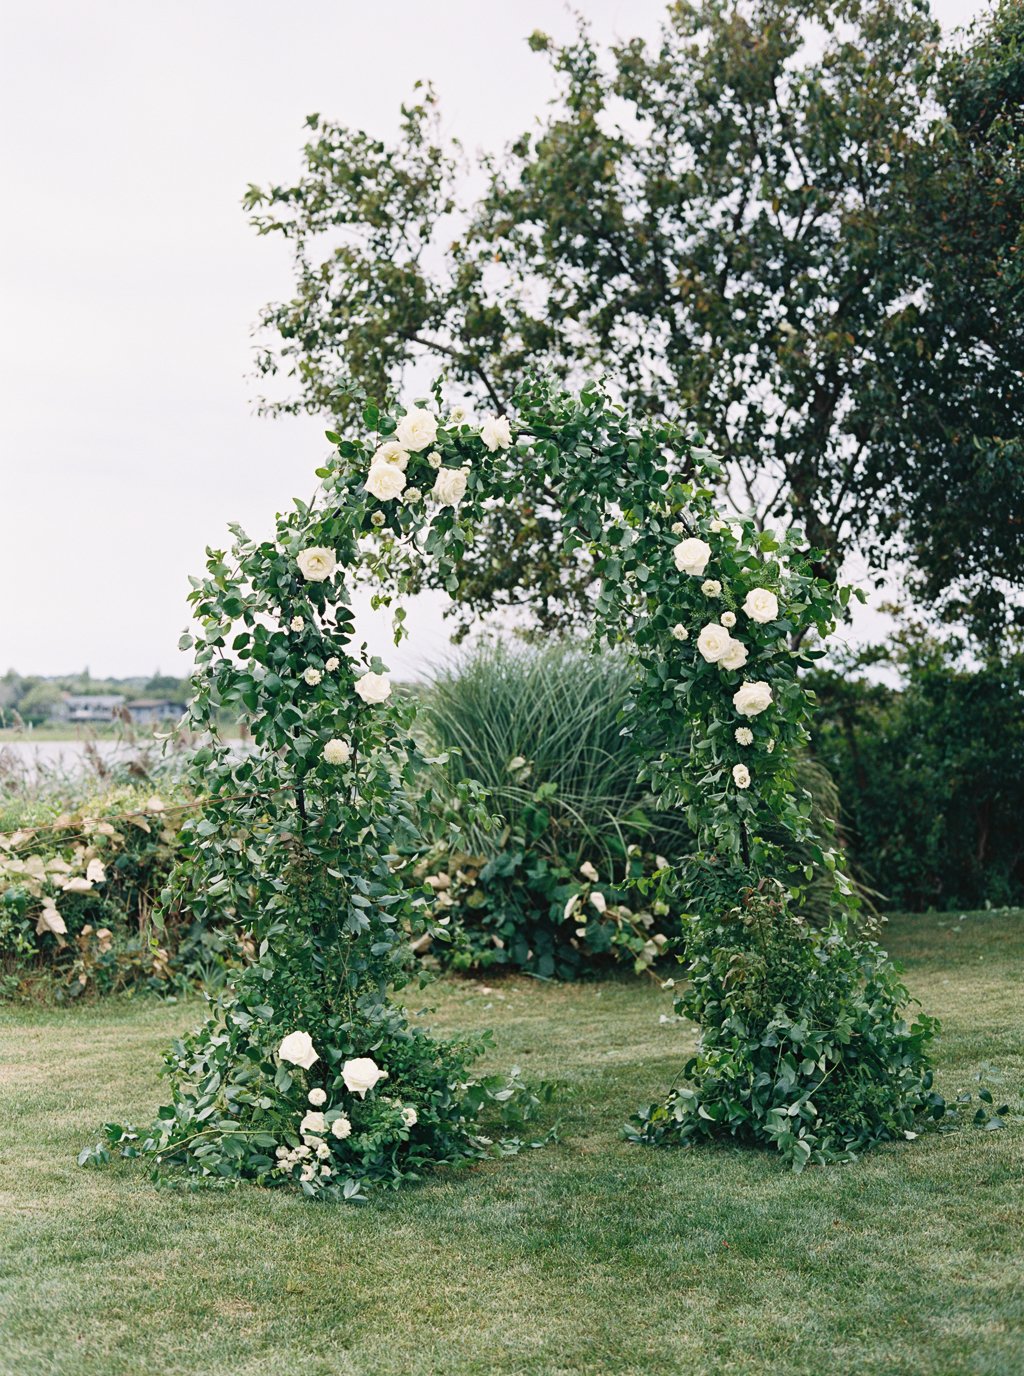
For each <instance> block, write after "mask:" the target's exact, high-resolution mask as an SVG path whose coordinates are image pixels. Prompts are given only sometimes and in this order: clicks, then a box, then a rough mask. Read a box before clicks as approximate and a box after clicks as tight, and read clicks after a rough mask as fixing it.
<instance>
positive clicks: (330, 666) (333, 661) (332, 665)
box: [324, 655, 341, 674]
mask: <svg viewBox="0 0 1024 1376" xmlns="http://www.w3.org/2000/svg"><path fill="white" fill-rule="evenodd" d="M340 663H341V660H340V659H339V658H338V656H337V655H331V657H330V659H329V660H328V661H327V663H326V664H325V665H324V668H325V669H326V670H327V672H328V673H329V674H333V673H334V671H335V669H337V667H338V665H339V664H340Z"/></svg>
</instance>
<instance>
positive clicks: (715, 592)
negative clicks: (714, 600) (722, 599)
mask: <svg viewBox="0 0 1024 1376" xmlns="http://www.w3.org/2000/svg"><path fill="white" fill-rule="evenodd" d="M700 590H701V592H702V593H703V594H704V596H705V597H718V596H719V594H720V593H721V591H722V585H721V583H720V582H719V581H718V579H717V578H705V579H704V582H703V583H701V585H700Z"/></svg>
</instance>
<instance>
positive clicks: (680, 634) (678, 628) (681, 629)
mask: <svg viewBox="0 0 1024 1376" xmlns="http://www.w3.org/2000/svg"><path fill="white" fill-rule="evenodd" d="M672 635H673V638H674V639H675V640H689V638H690V632H689V631H688V630H687V629H686V627H685V626H684V625H683V623H682V622H681V621H677V622H676V624H675V625H674V626H673V627H672Z"/></svg>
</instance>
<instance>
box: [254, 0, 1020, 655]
mask: <svg viewBox="0 0 1024 1376" xmlns="http://www.w3.org/2000/svg"><path fill="white" fill-rule="evenodd" d="M1021 22H1022V21H1021V17H1020V11H1019V8H1018V7H1016V6H1014V5H1012V4H1010V3H1004V4H1003V5H1002V6H1001V7H1000V9H999V10H998V11H997V12H996V14H995V15H994V16H993V17H992V19H991V22H990V23H989V24H988V25H987V26H984V27H982V28H981V29H980V30H979V31H978V32H977V33H976V34H975V36H974V40H973V43H972V46H971V47H970V48H969V49H968V50H967V52H966V53H965V54H963V55H960V54H957V53H946V52H944V51H943V48H942V46H941V44H940V31H939V28H938V26H937V24H936V23H935V22H934V21H933V20H932V19H931V17H930V16H929V13H928V8H927V4H926V3H925V0H812V2H811V3H807V2H806V0H800V3H797V0H701V3H695V4H689V3H676V4H673V5H671V6H670V7H669V9H668V10H667V13H666V18H665V22H664V27H663V31H662V36H661V41H660V43H659V45H658V46H657V48H656V49H653V50H652V49H650V48H648V47H647V46H645V45H644V44H643V43H642V42H641V41H640V40H633V41H630V42H626V43H624V44H621V45H619V46H616V47H613V48H612V49H611V50H610V51H609V52H608V53H602V52H600V51H599V50H598V47H597V46H596V44H595V43H594V41H593V40H592V38H591V36H590V35H589V33H588V32H587V30H586V29H585V28H581V30H580V32H579V34H578V36H577V38H576V39H575V40H574V41H573V42H571V43H569V44H567V45H565V46H563V47H559V46H557V45H555V44H554V43H553V42H552V41H551V40H550V39H548V38H547V37H546V36H545V35H543V34H539V33H537V34H534V35H533V36H532V37H531V39H530V44H531V47H532V48H533V49H534V50H535V51H537V52H539V53H543V54H546V55H547V57H548V60H549V61H550V63H551V65H552V69H553V72H554V74H555V77H556V80H557V81H558V83H559V85H560V97H559V100H558V102H557V103H556V105H555V107H554V108H553V110H552V111H551V112H550V113H549V114H547V115H546V116H545V118H544V119H543V121H542V122H541V124H540V127H539V129H538V130H537V132H535V133H528V134H524V135H523V137H522V138H520V139H518V140H517V141H516V142H515V143H513V144H512V145H511V147H510V148H509V149H508V150H507V151H506V152H505V154H504V155H503V156H502V157H500V158H491V159H487V160H485V162H484V167H483V170H484V171H485V173H486V187H485V190H484V192H483V194H482V195H481V196H480V197H479V199H478V200H477V201H476V202H475V204H473V205H471V206H470V207H469V208H468V209H467V210H466V211H465V212H464V219H463V222H462V228H461V229H460V230H459V231H458V232H457V233H456V234H455V236H454V238H453V235H452V217H453V215H455V214H456V212H457V211H458V210H459V188H458V168H459V150H458V148H457V146H455V145H448V144H444V143H443V142H442V141H441V139H440V136H439V134H438V132H437V128H436V101H435V98H434V95H433V93H432V91H431V90H430V89H429V88H421V97H420V100H419V103H417V104H415V105H412V106H409V107H405V108H403V112H402V128H401V134H400V137H399V140H398V142H397V144H395V145H394V146H388V145H386V144H385V143H383V142H381V141H379V140H375V139H372V138H370V137H369V136H368V135H367V134H365V133H362V132H359V131H353V130H349V129H345V128H342V127H340V126H338V125H335V124H332V123H330V122H328V121H324V120H322V119H321V118H320V117H319V116H318V115H314V116H311V117H310V119H309V121H308V125H309V127H310V129H311V131H312V138H311V141H310V142H309V143H308V144H307V145H306V148H305V150H304V158H305V168H304V171H303V174H302V175H301V176H300V177H299V179H298V180H297V181H296V182H295V183H294V184H292V185H289V186H272V187H269V188H267V189H265V190H261V189H260V188H258V187H250V188H249V191H248V193H247V196H246V201H245V203H246V206H247V207H248V208H249V209H251V210H254V211H255V212H256V213H255V215H254V224H255V225H256V227H257V229H258V230H259V232H260V233H281V234H284V235H285V236H286V237H287V238H288V239H289V240H291V242H292V243H293V245H294V251H295V263H296V278H297V280H296V291H295V294H294V296H293V297H292V299H291V300H289V301H287V302H284V303H279V304H272V305H270V306H268V307H267V308H266V309H265V310H264V312H263V314H262V317H261V325H262V327H263V330H264V336H265V342H264V346H263V348H262V351H261V353H260V355H259V368H260V371H261V372H262V373H263V374H264V375H265V376H267V377H271V376H273V375H274V374H277V373H281V372H284V373H287V374H288V375H289V376H291V377H292V378H293V379H295V380H296V381H297V383H298V393H297V395H293V396H292V397H291V398H289V399H286V400H283V401H282V400H277V401H270V402H267V403H266V405H267V407H268V409H271V410H274V409H285V410H287V409H299V408H305V409H309V410H314V411H324V412H329V413H331V414H334V415H336V416H339V417H341V418H343V419H344V418H345V417H347V416H349V415H351V414H352V413H353V407H354V406H355V405H356V404H357V403H358V400H359V398H360V397H361V396H362V395H363V394H365V393H369V394H371V395H376V396H383V395H386V394H387V391H388V388H389V387H392V386H395V385H397V384H398V383H399V382H400V380H401V378H402V375H403V372H404V370H405V369H406V368H407V365H409V364H410V363H411V362H413V361H415V360H416V359H418V358H420V357H422V356H423V355H427V356H431V357H433V358H434V359H435V360H438V361H439V362H442V363H444V365H445V366H446V367H447V369H448V372H449V376H450V379H451V382H452V384H454V385H456V386H461V387H462V388H464V389H465V390H466V391H467V392H468V393H469V394H472V395H474V396H476V397H477V398H479V399H486V400H487V402H488V403H489V404H490V405H491V406H494V407H497V408H499V409H501V408H503V407H504V406H505V404H506V403H507V399H508V397H509V396H510V394H511V392H512V390H513V388H514V386H515V384H516V382H517V381H518V380H519V379H520V377H521V376H522V375H523V371H524V369H526V368H528V367H536V366H541V367H544V368H546V369H548V370H550V371H552V372H553V373H554V374H556V375H557V376H560V377H563V378H569V379H574V380H579V378H580V377H581V376H582V375H583V374H587V373H590V372H592V371H594V370H597V371H601V372H603V373H605V374H606V375H607V376H608V378H609V380H610V381H611V382H612V384H613V385H614V386H616V387H617V388H618V389H619V390H620V391H621V393H622V394H623V395H624V396H625V397H626V398H627V399H628V400H629V401H630V402H632V403H633V404H635V405H637V406H638V407H640V408H641V409H642V410H644V411H645V412H647V413H650V414H654V415H666V416H668V417H671V418H678V417H680V416H682V415H684V414H685V415H687V416H688V417H689V418H691V419H692V420H693V421H694V422H695V423H696V425H697V426H698V427H699V428H700V429H701V430H702V431H704V432H705V433H706V434H708V435H710V436H711V437H712V439H713V441H714V443H715V445H716V447H717V448H718V450H719V451H720V453H721V455H722V457H723V458H724V460H725V462H726V464H727V471H728V474H729V488H730V492H731V494H732V497H733V499H734V501H735V502H736V504H737V505H738V506H739V507H741V508H747V507H750V508H753V509H755V510H756V511H757V513H758V515H759V519H760V520H761V521H768V520H771V521H782V522H788V521H790V520H794V521H796V522H798V523H800V524H801V525H803V526H804V528H805V529H806V530H807V532H808V534H809V536H810V539H811V541H812V544H813V545H815V546H816V547H818V548H820V549H821V550H822V551H823V552H824V558H823V561H822V565H821V568H822V571H823V572H824V571H828V570H832V569H834V568H835V567H836V566H837V565H838V564H839V563H840V562H841V560H842V558H843V555H844V554H845V552H846V551H848V550H849V549H850V548H851V547H854V546H855V547H857V548H858V549H863V550H866V551H868V552H869V553H870V554H871V555H872V556H873V557H874V559H875V561H876V562H877V563H879V564H882V565H884V564H886V563H889V562H896V563H900V562H903V563H906V564H908V565H909V566H910V568H911V569H912V570H913V571H914V572H915V574H916V576H917V587H918V590H919V592H920V593H921V595H922V596H925V597H927V598H928V599H930V600H931V601H932V602H933V603H941V602H944V601H945V602H947V603H952V604H953V605H954V606H955V608H956V609H957V610H958V611H959V612H966V613H967V614H969V615H971V616H972V617H973V618H974V620H975V622H976V623H977V624H978V625H979V626H980V628H981V629H982V630H983V631H985V632H986V633H988V634H995V633H997V632H998V630H999V628H1000V627H1001V625H1002V623H1003V621H1004V620H1005V614H1006V613H1005V601H1006V592H1007V591H1008V589H1009V588H1010V586H1011V585H1019V583H1020V581H1021V569H1020V561H1019V558H1018V557H1017V556H1016V553H1015V547H1016V543H1017V541H1018V540H1019V535H1020V528H1021V523H1022V520H1024V474H1022V467H1024V465H1022V463H1021V451H1020V440H1019V434H1020V428H1021V422H1022V421H1024V383H1022V378H1021V371H1020V363H1021V357H1022V353H1021V348H1020V344H1021V330H1022V323H1021V322H1022V316H1021V311H1020V299H1021V298H1020V290H1019V286H1020V264H1019V260H1018V259H1017V258H1016V257H1014V256H1013V255H1014V253H1015V251H1016V248H1017V246H1018V245H1017V240H1018V238H1019V235H1020V226H1021V221H1022V207H1024V186H1022V183H1021V178H1020V175H1019V166H1020V161H1019V158H1020V150H1021V130H1020V115H1019V92H1020V86H1021V82H1022V80H1024V59H1022V57H1021V52H1022V51H1024V48H1022V46H1021V45H1020V44H1019V43H1018V41H1017V40H1018V37H1019V30H1020V26H1021ZM951 493H952V494H954V495H955V498H956V500H955V502H953V503H950V502H949V500H948V498H949V495H950V494H951ZM551 497H552V494H551V493H550V492H541V493H540V494H537V495H536V496H535V497H532V498H531V500H530V501H528V502H524V503H523V504H522V505H521V506H519V507H517V508H516V509H515V510H509V511H505V512H503V513H502V514H501V516H500V517H495V518H492V519H491V523H490V531H489V538H488V539H487V540H486V541H485V542H483V543H482V544H480V545H479V546H478V547H477V552H476V553H475V554H474V556H473V560H474V562H473V563H472V565H471V566H470V567H469V569H468V570H467V576H466V578H465V579H464V581H463V583H462V587H461V591H460V597H461V598H462V600H463V605H464V610H465V613H466V614H467V615H472V614H473V613H474V612H479V611H481V610H486V609H488V608H489V607H491V606H495V605H502V604H506V603H512V602H514V601H516V600H517V599H520V600H522V599H525V600H526V601H527V602H528V603H529V605H530V607H531V609H532V610H533V612H534V615H535V616H536V618H537V620H538V622H539V624H540V625H541V626H542V627H544V628H547V627H550V626H554V625H559V624H564V623H566V622H568V623H573V622H577V621H581V620H584V619H585V618H586V617H587V616H589V614H590V612H591V610H592V597H593V585H592V582H591V577H590V570H589V569H587V568H585V567H583V568H581V567H580V566H579V565H578V564H577V563H576V562H574V560H573V559H572V558H571V557H568V556H567V555H566V553H565V551H564V550H563V549H562V547H561V545H560V542H559V536H558V527H557V521H556V520H554V519H553V516H554V514H555V513H554V510H553V507H552V504H551ZM993 576H995V577H996V578H997V579H1002V580H1003V584H1002V585H1001V586H999V585H997V584H995V583H993Z"/></svg>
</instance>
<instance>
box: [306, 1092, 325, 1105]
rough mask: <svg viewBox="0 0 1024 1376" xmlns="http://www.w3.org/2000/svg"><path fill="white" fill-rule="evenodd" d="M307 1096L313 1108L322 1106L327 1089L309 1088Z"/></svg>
mask: <svg viewBox="0 0 1024 1376" xmlns="http://www.w3.org/2000/svg"><path fill="white" fill-rule="evenodd" d="M307 1097H308V1099H309V1102H310V1103H311V1104H312V1105H313V1107H314V1108H323V1106H324V1104H326V1102H327V1091H326V1089H311V1090H310V1091H309V1094H308V1096H307Z"/></svg>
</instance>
